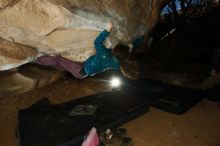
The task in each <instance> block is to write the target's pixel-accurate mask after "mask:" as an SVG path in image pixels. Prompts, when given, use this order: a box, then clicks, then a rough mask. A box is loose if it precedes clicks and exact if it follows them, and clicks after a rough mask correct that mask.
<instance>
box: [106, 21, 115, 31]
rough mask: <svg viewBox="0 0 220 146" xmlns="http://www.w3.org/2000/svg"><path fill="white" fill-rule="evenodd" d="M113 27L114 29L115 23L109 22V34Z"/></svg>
mask: <svg viewBox="0 0 220 146" xmlns="http://www.w3.org/2000/svg"><path fill="white" fill-rule="evenodd" d="M113 27H114V24H113V21H112V20H110V21H109V22H108V25H107V31H108V32H111V31H112V29H113Z"/></svg>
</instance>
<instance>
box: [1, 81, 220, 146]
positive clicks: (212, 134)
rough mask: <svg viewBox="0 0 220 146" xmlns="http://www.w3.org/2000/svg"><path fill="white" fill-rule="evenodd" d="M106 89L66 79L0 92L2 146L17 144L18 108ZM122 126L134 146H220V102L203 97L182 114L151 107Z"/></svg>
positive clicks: (60, 100)
mask: <svg viewBox="0 0 220 146" xmlns="http://www.w3.org/2000/svg"><path fill="white" fill-rule="evenodd" d="M105 90H109V88H108V85H107V84H106V83H104V82H99V81H97V80H91V79H86V80H80V81H79V80H75V79H71V78H66V79H64V80H62V81H59V82H57V83H54V84H52V85H50V86H47V87H44V88H42V89H38V90H35V91H30V92H27V93H23V94H20V95H13V94H8V95H7V94H4V95H3V94H0V111H1V114H0V146H17V142H16V138H15V128H16V122H17V118H16V116H17V111H18V110H19V109H23V108H27V107H29V106H30V105H32V104H33V103H35V102H36V101H38V100H40V99H41V98H43V97H48V98H49V100H50V101H51V102H52V103H53V104H58V103H62V102H66V101H70V100H73V99H76V98H78V97H81V96H85V95H89V94H93V93H97V92H100V91H105ZM122 127H125V128H127V130H128V136H131V137H132V138H133V140H134V145H133V146H220V104H219V103H216V102H211V101H208V100H204V101H202V102H200V103H199V104H198V105H196V106H195V107H194V108H192V109H191V110H190V111H188V112H187V113H186V114H184V115H181V116H177V115H173V114H170V113H166V112H163V111H160V110H158V109H155V108H151V109H150V111H149V112H148V113H146V114H144V115H142V116H141V117H139V118H137V119H135V120H133V121H131V122H129V123H126V124H124V125H122Z"/></svg>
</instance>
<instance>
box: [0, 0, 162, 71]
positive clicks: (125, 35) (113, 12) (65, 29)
mask: <svg viewBox="0 0 220 146" xmlns="http://www.w3.org/2000/svg"><path fill="white" fill-rule="evenodd" d="M164 1H165V0H0V37H1V38H3V39H5V40H8V41H11V42H16V43H20V44H24V45H26V46H30V47H32V48H35V49H36V50H37V51H38V52H47V53H61V54H62V55H63V56H64V57H66V58H69V59H71V60H73V61H78V62H83V61H85V60H86V59H87V58H88V57H89V56H91V55H92V54H93V53H94V48H93V42H94V39H95V37H96V36H97V35H98V33H99V32H100V31H101V30H103V29H105V27H106V23H107V22H108V20H109V19H111V20H113V22H114V24H115V27H114V30H113V32H112V34H111V36H110V40H111V41H112V44H113V45H116V44H118V43H122V44H127V43H129V42H131V41H132V40H133V39H134V38H136V37H139V36H141V35H146V34H147V33H148V31H149V30H151V29H152V28H153V27H154V26H155V24H156V22H157V20H158V17H159V13H160V9H161V7H162V5H163V3H164ZM0 44H1V42H0ZM1 49H2V48H1ZM17 49H18V50H19V48H17V47H15V48H13V51H15V52H16V51H17ZM19 51H20V50H19ZM2 52H4V51H0V66H4V65H6V64H10V63H11V61H10V60H9V61H6V60H7V56H5V54H4V53H2ZM3 58H4V59H3ZM25 59H26V58H24V60H25ZM2 60H3V61H2ZM30 61H31V60H30ZM13 62H14V61H13ZM15 62H16V61H15ZM25 62H27V61H25ZM22 63H24V62H22ZM22 63H20V62H19V61H18V62H17V64H16V65H11V66H10V67H7V69H9V68H14V67H17V66H18V64H22ZM3 69H4V68H0V70H3Z"/></svg>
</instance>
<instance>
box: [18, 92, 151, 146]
mask: <svg viewBox="0 0 220 146" xmlns="http://www.w3.org/2000/svg"><path fill="white" fill-rule="evenodd" d="M105 97H106V98H105ZM111 98H112V101H114V102H110V101H111ZM126 98H127V97H126V96H125V95H119V94H112V93H109V92H105V93H99V94H95V95H91V96H87V97H83V98H80V99H77V100H74V101H70V102H67V103H63V104H58V105H51V104H50V103H49V102H48V101H47V100H43V101H41V102H39V103H36V104H34V105H33V106H31V107H29V108H27V109H24V110H21V111H19V113H18V130H17V133H18V141H19V145H20V146H77V145H80V144H81V143H82V141H83V137H84V136H85V135H86V134H87V132H88V131H89V130H90V129H91V128H92V127H96V128H97V129H98V131H100V130H102V129H106V128H112V127H116V126H119V125H120V124H123V123H125V122H127V121H128V120H131V119H134V118H135V117H137V116H139V115H141V114H143V113H145V112H147V111H148V106H147V104H146V103H143V102H142V100H141V99H138V98H136V97H129V98H128V99H129V100H126ZM105 99H106V100H107V102H106V101H105ZM117 99H118V100H117ZM122 101H124V102H125V103H126V102H127V103H126V104H124V105H123V103H122ZM133 101H135V102H133ZM115 103H121V104H115ZM79 105H95V106H97V109H96V111H95V113H94V114H92V115H74V116H70V115H69V113H70V112H71V111H72V110H73V109H74V108H76V106H79Z"/></svg>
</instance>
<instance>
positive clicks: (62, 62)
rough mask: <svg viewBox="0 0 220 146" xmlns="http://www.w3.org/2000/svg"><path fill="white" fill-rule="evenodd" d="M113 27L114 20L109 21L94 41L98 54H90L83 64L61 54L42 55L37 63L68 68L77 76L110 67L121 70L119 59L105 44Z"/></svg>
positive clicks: (91, 74) (98, 71) (92, 73)
mask: <svg viewBox="0 0 220 146" xmlns="http://www.w3.org/2000/svg"><path fill="white" fill-rule="evenodd" d="M112 29H113V22H112V21H109V23H108V25H107V29H106V30H104V31H102V32H101V33H100V34H99V36H98V37H97V38H96V40H95V42H94V46H95V49H96V54H95V55H93V56H90V57H89V58H88V59H87V60H86V61H85V62H84V63H83V64H82V63H78V62H74V61H71V60H68V59H66V58H64V57H62V56H61V55H54V56H51V55H50V56H48V55H46V56H42V57H39V58H38V59H37V60H36V63H38V64H40V65H46V66H52V67H55V68H58V69H64V70H67V71H69V72H70V73H71V74H72V75H74V76H75V77H76V78H83V77H85V76H93V75H95V74H96V73H100V72H103V71H105V70H108V69H114V70H119V69H120V65H119V63H118V61H117V59H116V58H115V57H114V56H113V55H112V50H111V49H108V48H107V47H106V46H104V41H105V40H106V38H107V37H108V36H109V34H110V32H111V31H112Z"/></svg>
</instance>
